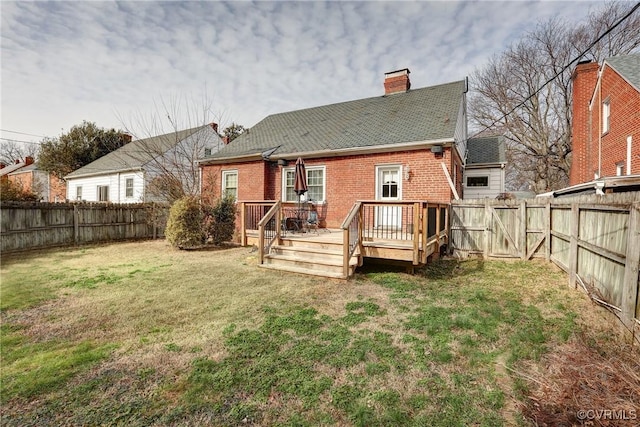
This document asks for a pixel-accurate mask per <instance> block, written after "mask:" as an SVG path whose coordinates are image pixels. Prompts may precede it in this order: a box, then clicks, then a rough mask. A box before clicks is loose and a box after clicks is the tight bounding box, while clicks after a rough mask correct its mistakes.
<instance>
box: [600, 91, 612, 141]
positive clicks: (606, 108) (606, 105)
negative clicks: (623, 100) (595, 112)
mask: <svg viewBox="0 0 640 427" xmlns="http://www.w3.org/2000/svg"><path fill="white" fill-rule="evenodd" d="M609 129H611V101H610V100H608V99H605V100H604V101H602V134H603V135H604V134H605V133H607V132H609Z"/></svg>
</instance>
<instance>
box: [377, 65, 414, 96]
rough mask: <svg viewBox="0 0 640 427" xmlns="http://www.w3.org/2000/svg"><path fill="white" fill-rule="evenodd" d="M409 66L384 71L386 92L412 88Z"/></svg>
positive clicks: (404, 90)
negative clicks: (387, 71)
mask: <svg viewBox="0 0 640 427" xmlns="http://www.w3.org/2000/svg"><path fill="white" fill-rule="evenodd" d="M409 73H411V71H409V69H408V68H404V69H402V70H396V71H391V72H389V73H384V94H385V95H391V94H393V93H403V92H406V91H408V90H409V89H410V88H411V82H410V81H409Z"/></svg>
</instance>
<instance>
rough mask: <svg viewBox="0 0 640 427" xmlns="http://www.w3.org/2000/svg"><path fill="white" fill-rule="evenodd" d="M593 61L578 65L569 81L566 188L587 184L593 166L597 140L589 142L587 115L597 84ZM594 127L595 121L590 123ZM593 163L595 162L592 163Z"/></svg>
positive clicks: (595, 157) (591, 174) (589, 120)
mask: <svg viewBox="0 0 640 427" xmlns="http://www.w3.org/2000/svg"><path fill="white" fill-rule="evenodd" d="M598 69H599V65H598V63H597V62H581V63H579V64H578V65H577V66H576V68H575V70H574V71H573V75H572V76H571V79H572V81H573V102H572V106H571V109H572V111H571V113H572V123H571V151H572V154H571V156H572V157H571V170H570V172H569V185H575V184H580V183H582V182H589V181H591V180H592V179H593V165H594V164H595V163H597V159H598V151H597V141H592V140H591V139H592V138H591V126H592V123H591V112H590V111H589V103H590V101H591V97H592V96H593V91H594V89H595V86H596V83H597V81H598ZM593 125H595V126H597V122H596V123H593ZM594 162H595V163H594Z"/></svg>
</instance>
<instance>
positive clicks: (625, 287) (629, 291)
mask: <svg viewBox="0 0 640 427" xmlns="http://www.w3.org/2000/svg"><path fill="white" fill-rule="evenodd" d="M625 261H626V262H625V267H624V281H623V283H622V307H621V308H622V318H623V321H624V323H625V324H626V325H627V326H628V327H629V328H630V329H631V330H633V327H634V320H633V319H634V318H635V316H636V309H637V301H638V297H639V295H638V293H639V287H638V269H639V268H640V203H634V204H633V205H631V206H630V207H629V227H628V228H627V253H626V259H625Z"/></svg>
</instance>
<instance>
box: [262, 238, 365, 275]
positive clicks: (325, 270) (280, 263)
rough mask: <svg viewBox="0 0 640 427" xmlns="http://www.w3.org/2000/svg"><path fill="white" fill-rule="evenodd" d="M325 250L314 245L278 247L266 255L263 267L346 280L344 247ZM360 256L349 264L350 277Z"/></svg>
mask: <svg viewBox="0 0 640 427" xmlns="http://www.w3.org/2000/svg"><path fill="white" fill-rule="evenodd" d="M331 247H332V249H325V248H323V247H319V246H318V245H313V244H302V243H300V242H296V243H295V244H294V245H292V246H290V245H287V244H285V245H277V246H273V247H272V248H271V251H270V253H269V254H267V255H265V259H264V264H262V267H264V268H270V269H274V270H283V271H289V272H294V273H301V274H308V275H314V276H322V277H331V278H336V279H346V278H347V277H345V276H344V272H343V265H342V256H343V253H342V249H341V248H342V246H341V245H337V246H336V245H331ZM358 257H359V254H354V256H353V257H351V260H350V262H349V276H350V275H352V274H353V272H354V271H355V269H356V267H357V266H358Z"/></svg>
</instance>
